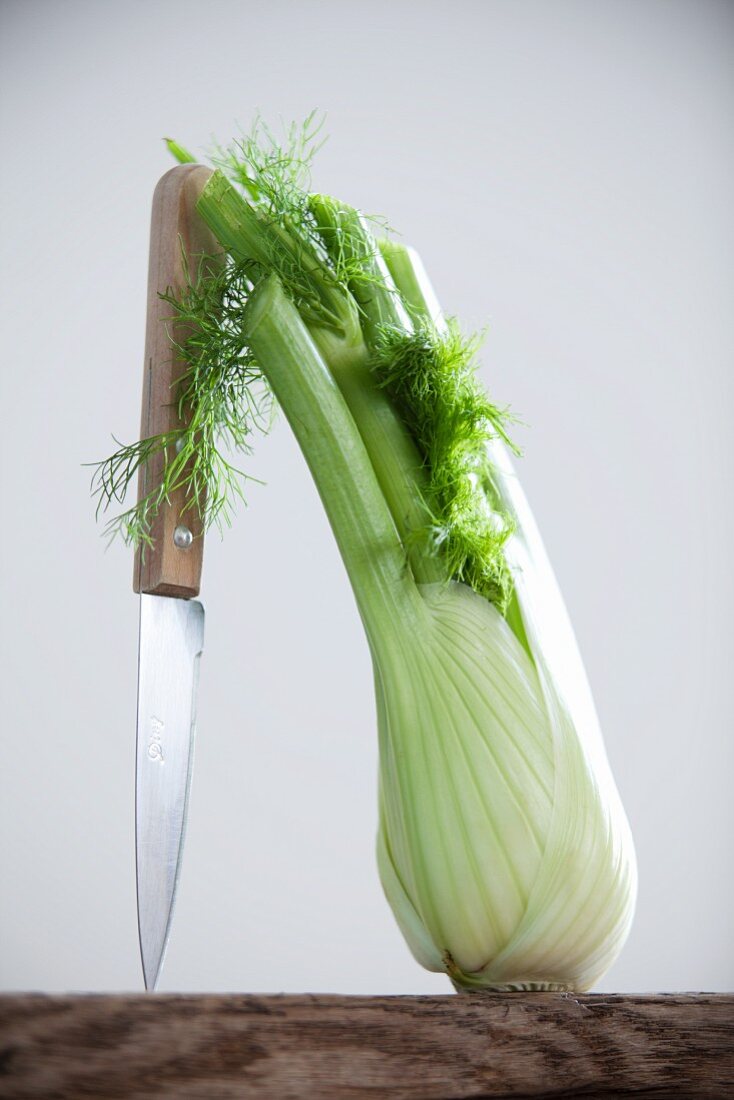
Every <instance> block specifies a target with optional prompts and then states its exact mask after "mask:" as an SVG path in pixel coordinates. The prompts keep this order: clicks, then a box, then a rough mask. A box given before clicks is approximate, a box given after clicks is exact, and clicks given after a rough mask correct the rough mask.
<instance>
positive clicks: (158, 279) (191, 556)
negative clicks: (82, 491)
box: [133, 164, 221, 599]
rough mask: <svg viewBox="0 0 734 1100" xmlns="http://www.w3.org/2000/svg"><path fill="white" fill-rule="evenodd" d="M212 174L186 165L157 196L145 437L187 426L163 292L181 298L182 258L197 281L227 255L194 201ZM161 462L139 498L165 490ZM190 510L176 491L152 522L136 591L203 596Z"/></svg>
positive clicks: (198, 533)
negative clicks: (185, 534) (208, 262)
mask: <svg viewBox="0 0 734 1100" xmlns="http://www.w3.org/2000/svg"><path fill="white" fill-rule="evenodd" d="M210 175H211V171H210V169H209V168H205V167H204V166H203V165H201V164H180V165H178V166H177V167H175V168H171V170H170V171H168V172H166V174H165V175H164V176H162V177H161V179H160V180H159V181H158V185H157V187H156V189H155V191H154V193H153V209H152V212H151V223H150V259H149V265H148V299H147V301H148V306H147V309H148V314H147V323H146V329H145V370H144V372H143V401H142V415H141V427H140V438H141V439H147V438H148V437H149V436H153V435H159V434H161V433H163V432H169V431H172V430H173V429H175V428H178V427H179V426H180V425H181V423H182V421H181V420H180V419H179V416H178V409H177V393H176V384H177V382H178V380H179V379H180V376H181V374H182V373H183V370H184V369H185V368H184V364H183V363H182V362H181V361H180V360H179V359H178V358H177V357H176V356H175V355H174V352H173V348H172V346H171V334H172V335H173V336H174V338H175V339H177V340H178V341H179V342H180V341H181V340H182V338H183V334H182V333H181V331H180V330H179V331H176V329H175V328H173V327H172V325H171V316H172V313H173V309H172V307H171V306H170V305H169V304H168V303H167V302H164V301H162V300H161V298H160V294H163V293H165V292H166V291H168V290H173V291H175V292H177V293H180V292H181V291H182V290H184V289H185V287H186V269H185V264H184V255H183V253H185V255H186V258H187V261H188V266H189V270H190V272H191V277H192V278H193V277H195V275H196V272H197V266H198V264H199V263H200V262H201V256H202V255H214V254H216V253H218V252H221V248H220V246H219V244H218V243H217V241H216V238H215V237H214V236H213V235H212V234H211V232H210V231H209V229H208V228H207V227H206V225H205V224H204V222H203V221H202V219H201V218H200V217H199V215H198V214H197V212H196V201H197V199H198V198H199V195H200V194H201V192H202V189H203V187H204V185H205V183H206V181H207V180H208V179H209V176H210ZM182 249H183V252H182ZM163 461H164V459H163V454H162V453H159V454H157V455H155V456H154V457H152V458H151V459H150V460H149V462H148V463H147V464H146V465H144V466H141V468H140V477H139V482H138V499H139V500H140V499H142V498H143V497H144V496H146V494H147V493H149V492H150V491H151V490H152V489H154V488H156V487H157V486H159V485H160V483H161V478H162V474H163ZM185 505H186V497H185V492H184V490H183V489H179V490H176V491H174V492H173V493H172V494H171V498H170V502H169V503H168V504H164V505H163V506H162V508H161V509H160V511H159V512H158V515H157V516H156V517H155V519H154V520H153V524H152V527H151V537H152V539H153V546H152V547H145V550H144V552H142V553H141V551H140V550H139V551H138V552H137V553H136V555H135V569H134V574H133V588H134V590H135V591H136V592H149V593H154V594H155V595H158V596H178V597H182V598H184V599H189V598H191V597H192V596H198V594H199V586H200V584H201V567H202V556H203V552H204V538H203V534H202V529H201V521H200V519H199V516H198V514H197V512H196V510H195V509H193V508H189V509H187V510H185V511H183V509H184V508H185ZM179 523H181V524H184V525H185V526H186V527H188V528H189V530H190V531H191V532H192V533H193V535H194V541H193V543H192V544H191V546H189V547H187V548H185V549H182V548H179V547H177V546H176V545H175V544H174V541H173V532H174V530H175V528H176V526H177V525H178V524H179Z"/></svg>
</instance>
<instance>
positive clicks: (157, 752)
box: [148, 715, 164, 764]
mask: <svg viewBox="0 0 734 1100" xmlns="http://www.w3.org/2000/svg"><path fill="white" fill-rule="evenodd" d="M163 728H164V727H163V722H161V720H160V718H156V717H155V715H154V716H153V717H152V718H151V720H150V736H149V737H148V756H149V757H150V759H151V760H155V761H156V762H157V763H159V764H162V763H163V762H164V761H163Z"/></svg>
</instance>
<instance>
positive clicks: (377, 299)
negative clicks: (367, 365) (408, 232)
mask: <svg viewBox="0 0 734 1100" xmlns="http://www.w3.org/2000/svg"><path fill="white" fill-rule="evenodd" d="M308 204H309V208H310V210H311V213H312V214H313V216H314V218H315V219H316V224H317V226H318V231H319V234H320V236H321V238H322V240H323V242H324V244H325V245H326V248H327V250H328V252H329V255H330V256H331V259H332V262H333V264H334V266H335V267H336V270H337V271H338V272H343V273H344V274H345V275H346V277H347V282H348V285H349V289H350V290H351V292H352V294H353V295H354V298H355V299H356V301H357V305H358V306H359V308H360V313H361V324H362V332H363V333H364V338H365V341H366V343H367V346H368V347H369V348H370V349H372V348H374V347H375V345H376V344H377V343H379V339H380V331H381V329H382V328H383V326H385V325H389V326H390V327H391V328H400V329H403V330H404V331H406V332H410V331H412V327H413V326H412V324H411V321H410V317H409V316H408V313H407V310H406V308H405V306H404V305H403V300H402V298H401V296H400V293H399V292H398V288H397V287H396V286H395V283H394V282H393V280H392V277H391V275H390V272H389V270H388V268H387V264H386V263H385V261H384V260H383V258H382V256H381V254H380V250H379V249H378V247H377V241H376V240H375V238H374V237H373V236H372V233H371V232H370V227H369V225H368V223H367V220H366V219H365V217H364V215H363V214H360V212H359V211H358V210H355V208H354V207H353V206H347V204H346V203H343V202H339V200H338V199H334V198H332V197H331V196H330V195H309V197H308Z"/></svg>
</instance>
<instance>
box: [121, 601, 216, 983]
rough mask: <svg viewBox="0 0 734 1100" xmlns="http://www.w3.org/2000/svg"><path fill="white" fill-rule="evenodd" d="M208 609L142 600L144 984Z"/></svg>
mask: <svg viewBox="0 0 734 1100" xmlns="http://www.w3.org/2000/svg"><path fill="white" fill-rule="evenodd" d="M203 648H204V608H203V607H202V605H201V604H200V603H199V602H198V601H197V600H179V599H171V598H170V597H167V596H147V595H144V596H141V597H140V648H139V653H138V736H137V759H136V784H135V852H136V858H137V883H138V929H139V932H140V953H141V955H142V960H143V974H144V977H145V988H146V989H155V987H156V983H157V981H158V978H159V976H160V972H161V967H162V966H163V957H164V954H165V951H166V945H167V943H168V936H169V933H170V929H171V916H172V913H173V904H174V901H175V898H176V886H177V884H178V877H179V874H180V872H181V856H182V853H183V844H184V832H185V828H186V813H187V809H188V799H189V787H190V783H191V769H192V763H193V754H194V730H195V722H196V689H197V684H198V678H199V657H200V656H201V653H202V650H203Z"/></svg>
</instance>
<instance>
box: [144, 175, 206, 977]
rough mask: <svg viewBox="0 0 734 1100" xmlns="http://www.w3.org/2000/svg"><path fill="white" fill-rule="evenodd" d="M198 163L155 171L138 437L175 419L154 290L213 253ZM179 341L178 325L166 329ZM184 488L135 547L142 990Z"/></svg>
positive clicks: (191, 551) (190, 683) (185, 656)
mask: <svg viewBox="0 0 734 1100" xmlns="http://www.w3.org/2000/svg"><path fill="white" fill-rule="evenodd" d="M209 175H210V171H209V169H207V168H204V167H203V166H202V165H195V164H184V165H179V166H178V167H176V168H172V169H171V171H170V172H167V173H166V174H165V176H163V177H162V178H161V180H160V181H159V183H158V186H157V187H156V189H155V192H154V195H153V211H152V218H151V233H150V264H149V270H148V307H147V308H148V314H147V325H146V336H145V375H144V380H143V412H142V425H141V437H140V438H141V439H145V438H147V437H148V436H151V435H157V434H158V433H160V432H167V431H171V430H173V429H175V428H177V427H180V426H181V425H182V421H181V420H180V419H179V416H178V408H177V405H178V402H177V396H178V395H177V393H176V384H177V381H178V380H179V378H180V376H181V374H182V372H183V370H184V365H183V364H182V363H181V362H180V361H179V360H178V359H177V358H176V356H175V353H174V350H173V347H172V344H171V336H170V335H169V332H170V327H171V313H172V309H171V306H170V305H169V304H168V303H166V302H163V301H161V299H160V297H159V294H160V293H163V292H165V291H166V290H168V289H172V290H173V291H174V292H177V291H180V290H182V289H183V287H184V286H185V285H186V277H185V265H184V259H183V255H182V249H183V251H184V252H185V254H186V256H187V258H188V261H189V269H190V271H191V272H192V273H195V272H196V269H197V263H198V260H197V255H201V254H202V253H206V254H208V255H213V254H215V253H216V252H219V251H220V248H219V246H218V244H217V242H216V240H215V239H214V237H212V235H211V233H210V232H209V230H208V229H207V228H206V226H205V225H204V223H203V222H202V220H201V219H200V217H199V216H198V214H197V213H196V209H195V204H196V200H197V199H198V197H199V195H200V194H201V190H202V188H203V186H204V184H205V183H206V181H207V179H208V178H209ZM172 335H173V336H174V338H176V333H175V331H174V332H173V333H172ZM163 462H164V458H163V455H162V454H161V455H158V456H155V457H153V458H151V459H150V461H149V462H148V463H147V465H145V466H142V467H141V470H140V477H139V483H138V499H142V497H143V496H145V495H146V494H147V493H149V492H150V491H151V489H153V488H155V487H156V486H157V485H159V484H160V482H161V479H162V472H163ZM185 503H186V501H185V496H184V490H183V488H182V489H181V490H178V491H176V492H173V493H172V494H171V496H170V499H169V501H168V502H166V503H164V505H163V506H162V508H161V509H160V511H159V513H158V515H157V516H156V518H155V520H154V522H153V525H152V529H151V536H152V539H153V546H152V547H150V546H147V547H145V549H144V550H143V551H141V550H138V552H137V553H136V557H135V573H134V579H133V588H134V590H135V591H136V592H139V593H140V648H139V655H138V715H137V718H138V722H137V753H136V783H135V847H136V863H137V888H138V928H139V932H140V952H141V956H142V961H143V975H144V978H145V988H146V989H151V990H152V989H155V987H156V983H157V982H158V978H159V976H160V972H161V967H162V965H163V958H164V955H165V951H166V945H167V943H168V937H169V934H170V930H171V917H172V913H173V905H174V901H175V897H176V886H177V884H178V878H179V874H180V871H181V857H182V853H183V844H184V832H185V827H186V812H187V806H188V796H189V787H190V783H191V769H192V762H193V747H194V728H195V720H196V692H197V681H198V669H199V658H200V656H201V653H202V650H203V647H204V608H203V607H202V605H201V604H200V603H199V602H198V601H197V600H195V599H193V598H192V597H194V596H198V594H199V585H200V581H201V566H202V555H203V549H204V540H203V536H202V527H201V520H200V517H199V516H198V514H197V513H196V509H195V508H189V509H185V508H184V505H185Z"/></svg>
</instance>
